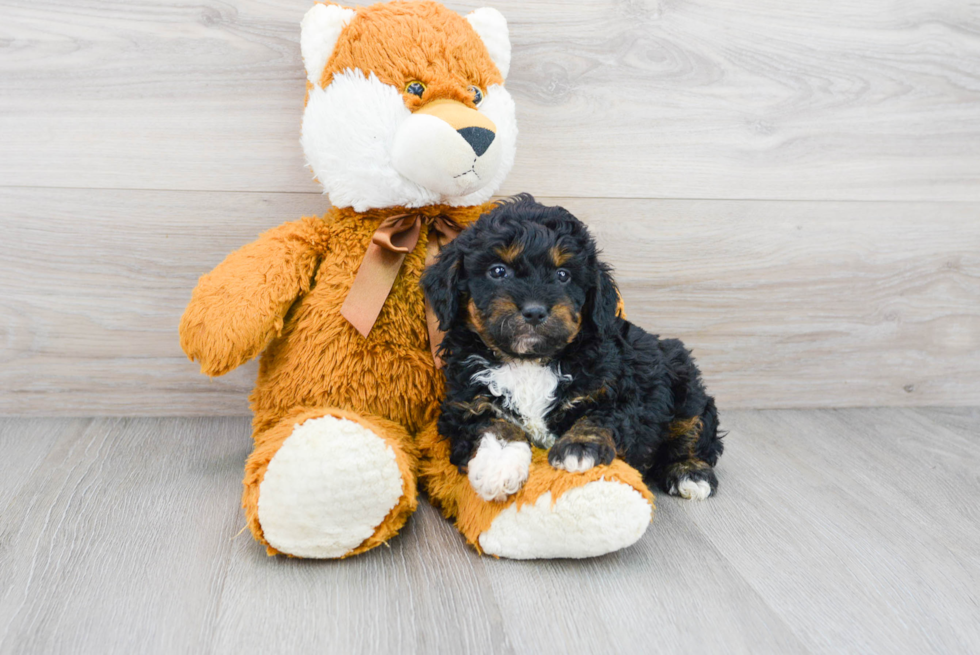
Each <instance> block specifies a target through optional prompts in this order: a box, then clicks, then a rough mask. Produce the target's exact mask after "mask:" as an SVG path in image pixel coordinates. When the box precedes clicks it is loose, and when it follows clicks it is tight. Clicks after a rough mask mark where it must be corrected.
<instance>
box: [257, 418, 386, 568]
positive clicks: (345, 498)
mask: <svg viewBox="0 0 980 655" xmlns="http://www.w3.org/2000/svg"><path fill="white" fill-rule="evenodd" d="M401 497H402V477H401V472H400V471H399V470H398V464H397V463H396V462H395V453H394V451H392V449H391V447H389V446H388V445H387V444H386V443H385V442H384V440H382V439H381V438H380V437H378V436H377V435H375V434H374V433H373V432H371V431H370V430H368V429H367V428H365V427H363V426H362V425H360V424H359V423H355V422H354V421H348V420H346V419H339V418H334V417H332V416H324V417H322V418H317V419H310V420H308V421H304V422H303V424H302V425H297V426H296V427H295V428H294V429H293V433H292V434H291V435H289V437H288V438H287V439H286V440H285V441H284V442H283V444H282V446H281V447H280V448H279V451H278V452H277V453H276V454H275V456H274V457H273V458H272V461H270V462H269V468H268V469H267V470H266V472H265V477H264V478H263V480H262V484H261V485H260V486H259V503H258V510H259V523H260V524H261V526H262V532H263V533H264V534H265V539H266V541H268V542H269V543H270V544H271V545H272V546H273V547H274V548H276V549H277V550H279V551H282V552H283V553H287V554H289V555H295V556H297V557H313V558H333V557H341V556H343V555H346V554H347V553H349V552H350V551H351V550H353V549H354V548H357V547H358V546H360V545H361V544H362V543H363V542H364V540H365V539H367V538H368V537H370V536H371V535H372V534H374V531H375V529H376V528H377V526H378V525H380V524H381V522H382V521H383V520H384V519H385V517H386V516H387V515H388V512H390V511H391V510H392V508H394V507H395V505H397V504H398V501H399V500H400V499H401Z"/></svg>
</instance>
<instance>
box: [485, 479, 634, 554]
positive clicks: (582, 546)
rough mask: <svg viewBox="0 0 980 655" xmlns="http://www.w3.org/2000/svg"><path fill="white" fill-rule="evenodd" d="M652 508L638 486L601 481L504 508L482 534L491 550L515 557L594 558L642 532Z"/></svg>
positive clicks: (487, 548)
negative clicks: (556, 495)
mask: <svg viewBox="0 0 980 655" xmlns="http://www.w3.org/2000/svg"><path fill="white" fill-rule="evenodd" d="M652 511H653V508H652V507H651V506H650V503H648V502H647V501H646V499H645V498H644V497H643V496H642V495H640V492H638V491H637V490H636V489H634V488H632V487H630V486H629V485H626V484H623V483H621V482H613V481H610V480H597V481H596V482H590V483H588V484H586V485H584V486H582V487H578V488H577V489H572V490H570V491H567V492H566V493H564V494H562V495H561V497H559V498H558V501H557V502H555V503H554V504H552V502H551V492H550V491H549V492H547V493H545V494H543V495H542V496H540V497H539V498H538V499H537V501H536V502H535V503H534V504H533V505H531V504H526V505H522V506H521V507H520V509H518V508H517V507H516V506H515V505H511V506H510V507H508V508H507V509H505V510H504V511H502V512H501V513H500V514H499V515H497V518H495V519H494V520H493V523H491V524H490V528H489V529H488V530H487V531H486V532H484V533H483V534H481V535H480V539H479V541H480V547H481V548H482V549H483V551H484V552H486V553H487V554H489V555H496V556H498V557H508V558H511V559H545V558H547V559H551V558H558V557H572V558H583V557H596V556H598V555H605V554H606V553H611V552H613V551H617V550H620V549H621V548H626V547H627V546H630V545H632V544H634V543H636V541H637V540H638V539H639V538H640V537H642V536H643V532H644V531H645V530H646V528H647V526H648V525H649V524H650V519H651V518H652Z"/></svg>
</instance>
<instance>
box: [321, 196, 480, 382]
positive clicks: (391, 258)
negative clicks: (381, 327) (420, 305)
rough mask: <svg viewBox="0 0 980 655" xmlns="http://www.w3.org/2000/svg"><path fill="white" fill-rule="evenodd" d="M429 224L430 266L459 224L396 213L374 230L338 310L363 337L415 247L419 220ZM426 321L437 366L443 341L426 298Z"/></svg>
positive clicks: (427, 257)
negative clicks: (438, 353) (438, 352)
mask: <svg viewBox="0 0 980 655" xmlns="http://www.w3.org/2000/svg"><path fill="white" fill-rule="evenodd" d="M423 223H426V224H427V225H428V227H429V240H428V242H427V243H426V245H425V265H426V267H428V266H431V265H432V264H433V263H434V262H435V260H436V255H438V254H439V250H440V249H441V248H442V246H444V245H446V244H447V243H449V242H450V241H452V240H453V239H455V238H456V237H457V236H458V235H459V233H460V232H461V231H462V229H463V228H462V227H461V226H460V225H459V224H458V223H456V222H455V221H454V220H452V219H451V218H448V217H446V216H434V217H433V216H425V215H423V214H398V215H397V216H389V217H388V218H386V219H384V220H383V221H381V225H379V226H378V229H377V230H375V231H374V236H372V237H371V243H370V245H368V249H367V252H366V253H365V254H364V259H363V260H362V261H361V267H360V268H359V269H358V270H357V276H356V277H355V278H354V283H353V284H352V285H351V288H350V291H349V292H347V298H346V299H345V300H344V305H343V306H342V307H341V308H340V314H341V316H343V317H344V318H346V319H347V320H348V321H350V323H351V325H353V326H354V328H355V329H356V330H357V331H358V332H360V333H361V335H363V336H364V337H365V338H367V336H368V334H370V333H371V328H373V327H374V323H375V321H377V320H378V316H379V315H380V314H381V308H382V307H384V304H385V300H386V299H387V298H388V294H389V293H391V287H392V286H394V284H395V279H396V278H397V277H398V272H399V271H400V270H401V268H402V263H403V262H404V261H405V257H406V256H408V253H410V252H412V250H414V249H415V246H416V244H417V243H418V242H419V236H420V235H421V233H422V224H423ZM425 322H426V324H427V326H428V330H429V347H430V348H431V349H432V357H433V359H434V360H435V362H436V367H438V368H442V360H440V359H439V356H438V355H437V354H436V351H437V350H438V348H439V344H440V343H441V342H442V336H443V335H442V332H441V331H440V330H439V320H438V319H437V318H436V315H435V312H434V311H433V310H432V306H431V305H430V304H429V299H428V298H426V299H425Z"/></svg>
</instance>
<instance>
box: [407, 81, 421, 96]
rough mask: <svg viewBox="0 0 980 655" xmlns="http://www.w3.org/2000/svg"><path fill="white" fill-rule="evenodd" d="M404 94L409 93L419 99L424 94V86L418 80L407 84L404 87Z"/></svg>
mask: <svg viewBox="0 0 980 655" xmlns="http://www.w3.org/2000/svg"><path fill="white" fill-rule="evenodd" d="M405 93H411V94H412V95H413V96H418V97H420V98H421V97H422V94H423V93H425V85H424V84H422V83H421V82H419V81H418V80H415V81H414V82H409V83H408V84H406V85H405Z"/></svg>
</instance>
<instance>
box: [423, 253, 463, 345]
mask: <svg viewBox="0 0 980 655" xmlns="http://www.w3.org/2000/svg"><path fill="white" fill-rule="evenodd" d="M458 241H459V239H458V238H457V239H456V240H454V241H452V242H451V243H449V245H447V246H446V247H445V248H443V249H442V250H441V251H440V252H439V259H437V260H436V263H435V264H433V265H432V266H430V267H429V268H427V269H425V272H424V273H423V274H422V290H423V291H424V292H425V297H426V298H428V299H429V303H430V304H431V305H432V310H433V311H434V312H435V314H436V318H438V319H439V329H440V330H442V331H443V332H445V331H447V330H448V329H449V327H450V325H451V324H452V322H453V319H454V318H456V313H457V312H458V311H459V305H460V302H461V301H462V296H463V295H464V293H465V289H464V287H463V283H462V268H463V251H462V250H461V249H460V247H459V244H458V243H457V242H458Z"/></svg>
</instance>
